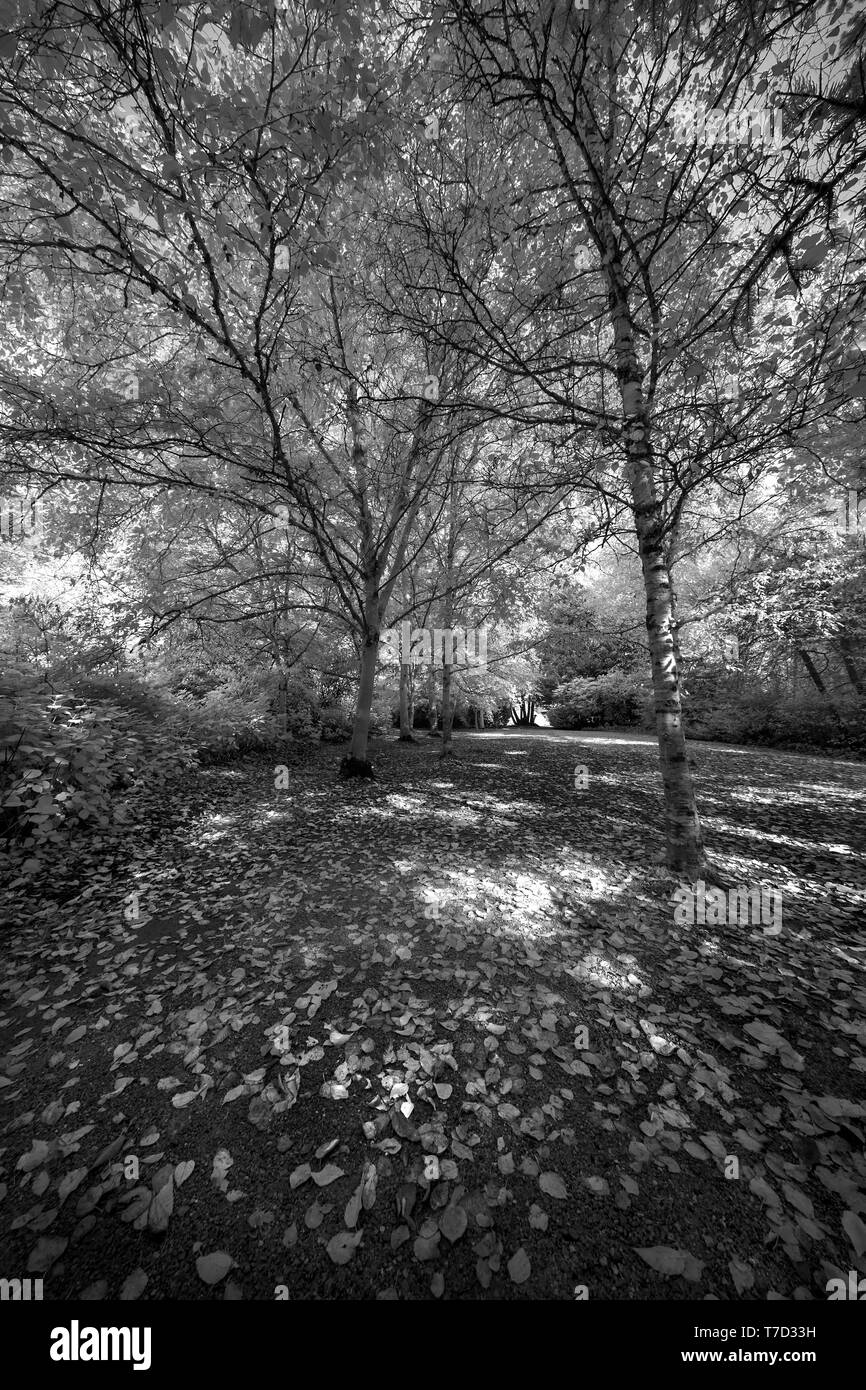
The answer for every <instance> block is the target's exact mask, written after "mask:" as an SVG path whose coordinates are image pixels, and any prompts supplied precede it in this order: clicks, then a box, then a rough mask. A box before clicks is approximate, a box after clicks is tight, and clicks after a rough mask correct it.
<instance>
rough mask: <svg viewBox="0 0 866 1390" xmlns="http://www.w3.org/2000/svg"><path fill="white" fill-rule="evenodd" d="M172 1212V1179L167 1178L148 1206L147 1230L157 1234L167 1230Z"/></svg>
mask: <svg viewBox="0 0 866 1390" xmlns="http://www.w3.org/2000/svg"><path fill="white" fill-rule="evenodd" d="M173 1211H174V1178H173V1177H171V1178H169V1180H168V1182H167V1183H163V1185H162V1187H161V1188H160V1189H159V1191H158V1192H157V1193H156V1195H155V1197H154V1199H153V1201H152V1202H151V1204H150V1209H149V1211H148V1213H147V1225H148V1229H149V1230H151V1231H155V1232H156V1233H159V1232H161V1231H167V1230H168V1223H169V1221H170V1220H171V1214H172V1212H173Z"/></svg>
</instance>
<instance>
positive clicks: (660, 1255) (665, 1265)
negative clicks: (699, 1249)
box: [632, 1245, 704, 1283]
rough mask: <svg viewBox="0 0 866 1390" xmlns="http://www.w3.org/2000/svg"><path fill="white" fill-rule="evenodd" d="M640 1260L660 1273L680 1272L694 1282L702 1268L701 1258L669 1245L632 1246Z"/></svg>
mask: <svg viewBox="0 0 866 1390" xmlns="http://www.w3.org/2000/svg"><path fill="white" fill-rule="evenodd" d="M632 1248H633V1249H634V1250H635V1251H636V1252H637V1254H638V1255H640V1257H641V1259H642V1260H645V1261H646V1263H647V1264H648V1265H650V1266H651V1268H652V1269H657V1270H658V1272H659V1273H660V1274H681V1275H682V1276H683V1278H684V1279H689V1280H690V1281H691V1282H692V1283H696V1282H697V1280H698V1279H700V1277H701V1272H702V1270H703V1268H704V1266H703V1262H702V1261H701V1260H696V1259H695V1257H694V1255H690V1254H689V1252H688V1251H687V1250H674V1249H672V1248H671V1246H669V1245H653V1246H650V1247H640V1246H637V1245H635V1246H633V1247H632Z"/></svg>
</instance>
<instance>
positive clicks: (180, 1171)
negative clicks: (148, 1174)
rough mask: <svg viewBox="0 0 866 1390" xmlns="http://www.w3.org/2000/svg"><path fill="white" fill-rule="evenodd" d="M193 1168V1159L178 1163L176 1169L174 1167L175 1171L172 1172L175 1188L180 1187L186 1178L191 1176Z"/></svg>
mask: <svg viewBox="0 0 866 1390" xmlns="http://www.w3.org/2000/svg"><path fill="white" fill-rule="evenodd" d="M194 1167H195V1159H194V1158H188V1159H186V1160H185V1161H184V1162H183V1163H178V1165H177V1167H176V1168H175V1170H174V1185H175V1187H180V1185H181V1183H185V1182H186V1180H187V1178H188V1177H189V1176H190V1174H191V1172H192V1170H193V1168H194Z"/></svg>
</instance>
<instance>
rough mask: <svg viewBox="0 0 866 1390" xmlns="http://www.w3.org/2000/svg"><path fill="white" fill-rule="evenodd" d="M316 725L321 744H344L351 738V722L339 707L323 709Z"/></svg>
mask: <svg viewBox="0 0 866 1390" xmlns="http://www.w3.org/2000/svg"><path fill="white" fill-rule="evenodd" d="M318 724H319V732H320V737H321V740H322V742H323V743H345V742H346V740H347V739H350V738H351V737H352V720H351V718H350V717H349V715H347V714H346V711H345V710H344V709H343V708H342V707H341V706H340V705H329V706H328V707H327V708H325V709H323V710H322V711H321V713H320V714H319V718H318ZM371 725H372V720H371Z"/></svg>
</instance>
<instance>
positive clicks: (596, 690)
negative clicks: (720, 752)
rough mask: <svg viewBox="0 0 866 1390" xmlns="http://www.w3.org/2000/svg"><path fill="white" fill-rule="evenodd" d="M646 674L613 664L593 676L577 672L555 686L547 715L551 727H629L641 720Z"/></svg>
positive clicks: (645, 695)
mask: <svg viewBox="0 0 866 1390" xmlns="http://www.w3.org/2000/svg"><path fill="white" fill-rule="evenodd" d="M647 684H648V682H647V678H646V677H645V676H643V675H641V674H639V673H637V672H634V671H623V670H621V669H620V668H616V669H614V670H613V671H609V672H608V673H607V675H604V676H596V677H593V678H590V677H583V676H578V677H575V679H574V680H570V681H566V683H565V684H564V685H560V686H557V688H556V691H555V692H554V694H555V703H554V704H553V705H551V706H550V708H549V709H548V712H547V717H548V719H549V721H550V724H551V727H552V728H554V729H594V728H601V727H611V726H617V725H621V726H625V727H626V728H629V727H631V726H633V725H636V724H640V723H642V722H643V720H644V709H645V703H646V698H647Z"/></svg>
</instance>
